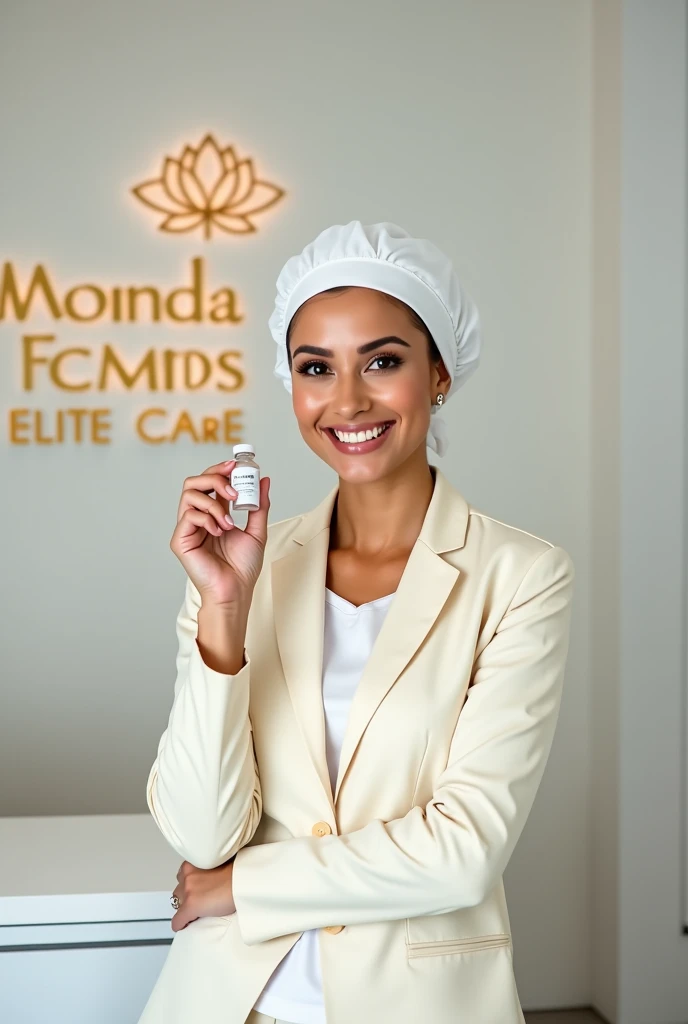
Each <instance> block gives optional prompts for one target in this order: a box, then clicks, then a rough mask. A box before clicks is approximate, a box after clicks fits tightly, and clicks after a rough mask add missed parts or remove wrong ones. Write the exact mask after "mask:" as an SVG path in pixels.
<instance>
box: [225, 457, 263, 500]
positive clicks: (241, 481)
mask: <svg viewBox="0 0 688 1024" xmlns="http://www.w3.org/2000/svg"><path fill="white" fill-rule="evenodd" d="M232 487H234V488H236V490H237V491H238V492H239V493H238V496H237V497H236V499H235V501H234V504H235V505H260V473H259V472H258V470H257V469H255V467H253V466H242V467H241V468H239V467H238V466H235V468H234V470H233V471H232Z"/></svg>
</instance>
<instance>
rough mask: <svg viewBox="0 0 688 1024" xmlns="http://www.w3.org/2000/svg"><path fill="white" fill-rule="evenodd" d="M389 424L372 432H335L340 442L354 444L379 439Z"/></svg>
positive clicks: (375, 428) (374, 428)
mask: <svg viewBox="0 0 688 1024" xmlns="http://www.w3.org/2000/svg"><path fill="white" fill-rule="evenodd" d="M388 426H389V424H385V425H384V426H383V427H373V429H372V430H359V431H358V432H356V433H343V432H342V431H341V430H334V428H333V431H334V433H335V435H336V437H337V439H338V440H339V441H343V442H344V443H345V444H354V443H355V442H357V441H371V440H372V439H373V438H374V437H379V436H380V434H383V433H384V432H385V430H387V427H388Z"/></svg>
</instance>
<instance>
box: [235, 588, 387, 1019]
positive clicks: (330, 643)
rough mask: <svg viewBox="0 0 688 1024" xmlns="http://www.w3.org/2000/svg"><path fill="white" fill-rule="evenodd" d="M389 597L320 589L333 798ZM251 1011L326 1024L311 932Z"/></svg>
mask: <svg viewBox="0 0 688 1024" xmlns="http://www.w3.org/2000/svg"><path fill="white" fill-rule="evenodd" d="M393 597H394V594H386V595H385V596H384V597H378V598H377V600H376V601H367V602H366V603H365V604H361V605H358V606H356V605H355V604H351V602H350V601H346V600H345V599H344V598H343V597H340V596H339V594H335V593H334V592H333V591H332V590H329V589H328V588H325V633H324V639H323V681H322V695H323V708H324V711H325V731H326V738H327V744H326V749H327V767H328V769H329V773H330V782H331V784H332V792H333V793H334V789H335V785H336V781H337V770H338V768H339V757H340V754H341V751H342V743H343V740H344V730H345V727H346V722H347V719H348V717H349V706H350V704H351V699H352V697H353V695H354V692H355V690H356V687H357V686H358V681H359V679H360V677H361V672H362V671H363V668H364V666H365V664H366V662H367V660H368V657H369V656H370V652H371V650H372V648H373V644H374V643H375V640H376V638H377V635H378V633H379V632H380V628H381V626H382V623H383V621H384V618H385V615H386V614H387V609H388V608H389V605H390V604H391V602H392V598H393ZM254 1009H256V1010H258V1011H259V1012H260V1013H265V1014H267V1016H268V1017H277V1018H278V1019H279V1020H284V1021H291V1022H293V1024H326V1021H325V1006H324V1003H323V996H322V983H321V975H320V947H319V945H318V929H317V928H315V929H312V930H310V931H305V932H304V933H303V935H301V936H300V937H299V938H298V939H297V940H296V942H295V943H294V945H293V946H292V948H291V949H290V950H289V952H288V953H287V955H286V956H285V957H284V959H283V960H281V961H280V963H279V964H278V965H277V967H276V968H275V970H274V971H273V973H272V975H271V977H270V980H269V981H268V983H267V985H266V986H265V988H264V989H263V991H262V992H261V994H260V996H259V997H258V1000H257V1001H256V1003H255V1004H254Z"/></svg>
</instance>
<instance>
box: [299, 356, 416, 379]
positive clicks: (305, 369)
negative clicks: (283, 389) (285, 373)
mask: <svg viewBox="0 0 688 1024" xmlns="http://www.w3.org/2000/svg"><path fill="white" fill-rule="evenodd" d="M385 360H386V361H387V362H388V363H391V366H389V365H388V366H378V367H376V366H375V364H376V363H380V362H385ZM401 362H403V360H402V359H400V358H399V356H396V355H392V353H389V354H382V355H379V356H375V358H374V359H373V361H372V363H370V365H369V369H372V370H373V371H375V372H379V373H383V372H384V371H385V370H389V369H392V368H393V367H394V366H398V365H399V364H400V363H401ZM321 366H322V367H324V372H323V373H320V372H318V373H311V372H310V371H311V370H312V369H313V368H315V367H321ZM328 370H329V366H328V365H327V363H324V362H323V361H322V359H310V360H309V361H308V362H306V363H302V364H301V366H299V367H298V369H297V371H296V372H297V373H302V374H304V376H308V377H324V376H325V373H326V372H327V371H328Z"/></svg>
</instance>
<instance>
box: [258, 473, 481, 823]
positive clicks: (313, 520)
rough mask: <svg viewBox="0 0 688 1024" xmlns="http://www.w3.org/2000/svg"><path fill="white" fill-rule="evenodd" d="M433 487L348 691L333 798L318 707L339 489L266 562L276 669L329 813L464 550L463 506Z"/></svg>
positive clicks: (450, 491)
mask: <svg viewBox="0 0 688 1024" xmlns="http://www.w3.org/2000/svg"><path fill="white" fill-rule="evenodd" d="M433 469H434V472H435V487H434V490H433V494H432V498H431V500H430V504H429V506H428V509H427V511H426V514H425V518H424V520H423V525H422V527H421V530H420V533H419V535H418V537H417V539H416V542H415V544H414V546H413V548H412V550H411V554H410V556H409V559H408V562H407V563H406V566H405V568H404V572H403V574H402V577H401V580H400V581H399V586H398V588H397V591H396V593H395V595H394V598H393V600H392V601H391V603H390V605H389V608H388V611H387V615H386V616H385V620H384V622H383V625H382V628H381V630H380V632H379V634H378V637H377V640H376V641H375V644H374V646H373V650H372V651H371V654H370V656H369V659H368V661H367V663H366V666H365V668H364V670H363V672H362V674H361V678H360V680H359V682H358V686H357V688H356V691H355V693H354V696H353V699H352V702H351V707H350V712H349V718H348V721H347V726H346V731H345V735H344V742H343V747H342V752H341V757H340V761H339V770H338V774H337V781H336V786H335V792H334V794H333V793H332V787H331V785H330V778H329V772H328V768H327V756H326V745H325V743H326V741H325V716H324V709H323V701H322V667H323V664H322V662H323V632H324V615H325V581H326V575H327V556H328V551H329V541H330V520H331V517H332V510H333V508H334V503H335V501H336V497H337V493H338V487H335V488H333V490H331V491H330V493H329V494H328V495H327V497H326V498H325V499H324V500H323V501H322V502H321V503H320V504H319V505H318V506H317V507H316V508H315V509H313V510H312V511H311V512H309V513H307V514H306V515H305V516H304V517H303V519H302V520H301V522H300V523H299V525H298V527H297V529H296V530H295V532H294V533H293V534H292V541H293V542H294V543H293V547H294V550H293V551H290V552H288V553H287V554H286V555H284V556H282V557H281V558H278V559H276V560H275V561H274V562H273V563H272V587H273V615H274V621H275V629H276V633H277V643H278V646H279V651H280V656H281V659H282V667H283V670H284V675H285V679H286V681H287V686H288V687H289V693H290V696H291V700H292V703H293V706H294V712H295V715H296V718H297V720H298V723H299V727H300V729H301V733H302V735H303V738H304V741H305V743H306V746H307V748H308V752H309V755H310V758H311V760H312V762H313V765H314V767H315V770H316V773H317V775H318V777H319V779H320V782H321V784H322V787H323V789H324V791H325V794H326V795H327V798H328V801H329V803H330V806H331V808H332V810H333V812H334V805H335V804H336V801H337V798H338V796H339V792H340V790H341V786H342V782H343V780H344V777H345V775H346V772H347V770H348V768H349V765H350V764H351V761H352V759H353V756H354V754H355V752H356V748H357V746H358V744H359V742H360V740H361V738H362V736H363V733H364V732H365V729H366V727H367V725H368V722H369V721H370V719H371V718H372V716H373V714H374V713H375V711H376V709H377V708H378V706H379V705H380V703H381V701H382V700H383V699H384V697H385V695H386V694H387V693H388V691H389V690H390V689H391V687H392V686H393V685H394V683H395V682H396V680H397V679H398V678H399V676H400V674H401V673H402V672H403V670H404V668H405V667H406V665H407V664H408V662H409V661H410V660H411V658H412V657H413V656H414V654H415V653H416V651H417V650H418V648H419V647H420V646H421V644H422V643H423V641H424V639H425V637H426V636H427V634H428V633H429V631H430V629H431V628H432V625H433V623H434V622H435V620H436V619H437V617H438V615H439V614H440V612H441V610H442V607H443V606H444V604H445V602H446V600H447V598H448V596H449V594H450V592H451V590H452V588H453V587H454V585H455V583H456V581H457V579H458V578H459V576H460V572H461V571H460V569H458V568H457V567H456V566H454V565H452V564H451V562H449V561H447V560H445V559H444V558H443V557H442V555H443V553H445V552H447V551H452V550H456V549H457V548H460V547H463V545H464V543H465V537H466V529H467V526H468V514H469V511H468V504H467V502H466V501H465V499H464V498H463V497H462V495H461V494H459V492H458V491H457V490H456V489H455V488H454V487H453V486H452V485H451V484H450V483H449V481H448V480H447V478H446V477H445V476H444V474H443V473H442V472H441V470H439V469H438V468H437V467H433Z"/></svg>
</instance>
